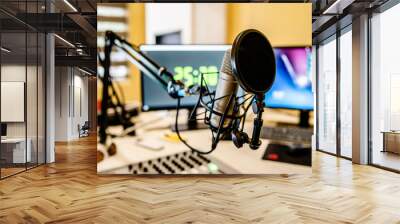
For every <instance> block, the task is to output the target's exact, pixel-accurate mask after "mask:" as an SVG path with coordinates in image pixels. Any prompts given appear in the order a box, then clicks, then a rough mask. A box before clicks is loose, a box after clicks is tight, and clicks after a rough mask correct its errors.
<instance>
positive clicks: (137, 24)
mask: <svg viewBox="0 0 400 224" xmlns="http://www.w3.org/2000/svg"><path fill="white" fill-rule="evenodd" d="M144 11H145V10H144V4H128V15H135V16H129V18H128V23H129V39H128V41H129V42H130V43H133V44H135V45H140V44H144V43H145V40H146V39H145V21H144V20H145V15H144ZM129 68H130V69H129V70H130V71H131V73H130V75H129V83H127V85H123V88H124V89H125V90H126V91H125V93H126V99H127V101H137V102H140V98H141V97H140V95H141V94H140V72H139V70H138V69H137V68H136V67H135V66H134V65H133V64H132V63H130V64H129Z"/></svg>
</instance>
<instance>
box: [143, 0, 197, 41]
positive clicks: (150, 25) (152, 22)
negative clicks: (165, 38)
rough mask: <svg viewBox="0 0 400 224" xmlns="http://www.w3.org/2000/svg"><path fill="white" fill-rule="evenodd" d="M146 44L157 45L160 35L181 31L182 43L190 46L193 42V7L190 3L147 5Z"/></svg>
mask: <svg viewBox="0 0 400 224" xmlns="http://www.w3.org/2000/svg"><path fill="white" fill-rule="evenodd" d="M145 7H146V8H145V16H146V18H145V23H146V24H145V27H146V29H145V30H146V43H147V44H155V36H156V35H159V34H164V33H169V32H175V31H181V34H182V42H183V43H184V44H190V43H191V40H192V31H191V25H192V24H191V23H192V19H191V17H192V7H191V4H189V3H185V4H182V3H175V4H161V3H153V4H146V5H145Z"/></svg>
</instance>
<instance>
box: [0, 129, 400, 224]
mask: <svg viewBox="0 0 400 224" xmlns="http://www.w3.org/2000/svg"><path fill="white" fill-rule="evenodd" d="M56 151H57V155H56V160H57V162H56V163H55V164H51V165H47V166H41V167H38V168H35V169H33V170H29V171H27V172H25V173H21V174H19V175H16V176H13V177H10V178H7V179H5V180H2V181H0V223H42V222H50V223H249V222H252V223H400V175H399V174H395V173H391V172H387V171H384V170H380V169H377V168H374V167H369V166H358V165H352V164H351V163H350V162H349V161H347V160H343V159H337V158H335V157H333V156H330V155H326V154H323V153H316V154H315V156H314V165H313V166H314V168H313V169H314V173H313V174H312V175H311V176H300V175H294V176H224V177H214V176H213V177H196V176H192V177H179V178H178V177H139V178H138V177H130V176H97V174H96V142H95V138H94V137H91V138H85V139H83V140H81V141H77V142H72V143H70V144H58V145H57V150H56ZM249 165H251V164H249Z"/></svg>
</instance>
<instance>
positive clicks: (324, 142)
mask: <svg viewBox="0 0 400 224" xmlns="http://www.w3.org/2000/svg"><path fill="white" fill-rule="evenodd" d="M317 106H318V145H317V147H318V148H317V149H319V150H322V151H326V152H329V153H336V36H332V37H331V38H329V39H328V40H327V41H326V42H324V43H322V44H320V45H319V48H318V105H317Z"/></svg>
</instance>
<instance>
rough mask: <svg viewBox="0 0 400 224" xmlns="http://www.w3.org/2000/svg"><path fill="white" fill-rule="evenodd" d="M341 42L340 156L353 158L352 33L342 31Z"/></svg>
mask: <svg viewBox="0 0 400 224" xmlns="http://www.w3.org/2000/svg"><path fill="white" fill-rule="evenodd" d="M339 41H340V50H339V52H340V57H339V58H340V59H339V60H340V88H339V89H340V99H339V102H340V107H339V108H340V155H341V156H344V157H347V158H351V157H352V148H351V142H352V138H351V137H352V125H351V124H352V97H353V94H352V32H351V26H349V27H348V28H346V29H345V30H343V31H342V34H341V36H340V38H339Z"/></svg>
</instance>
